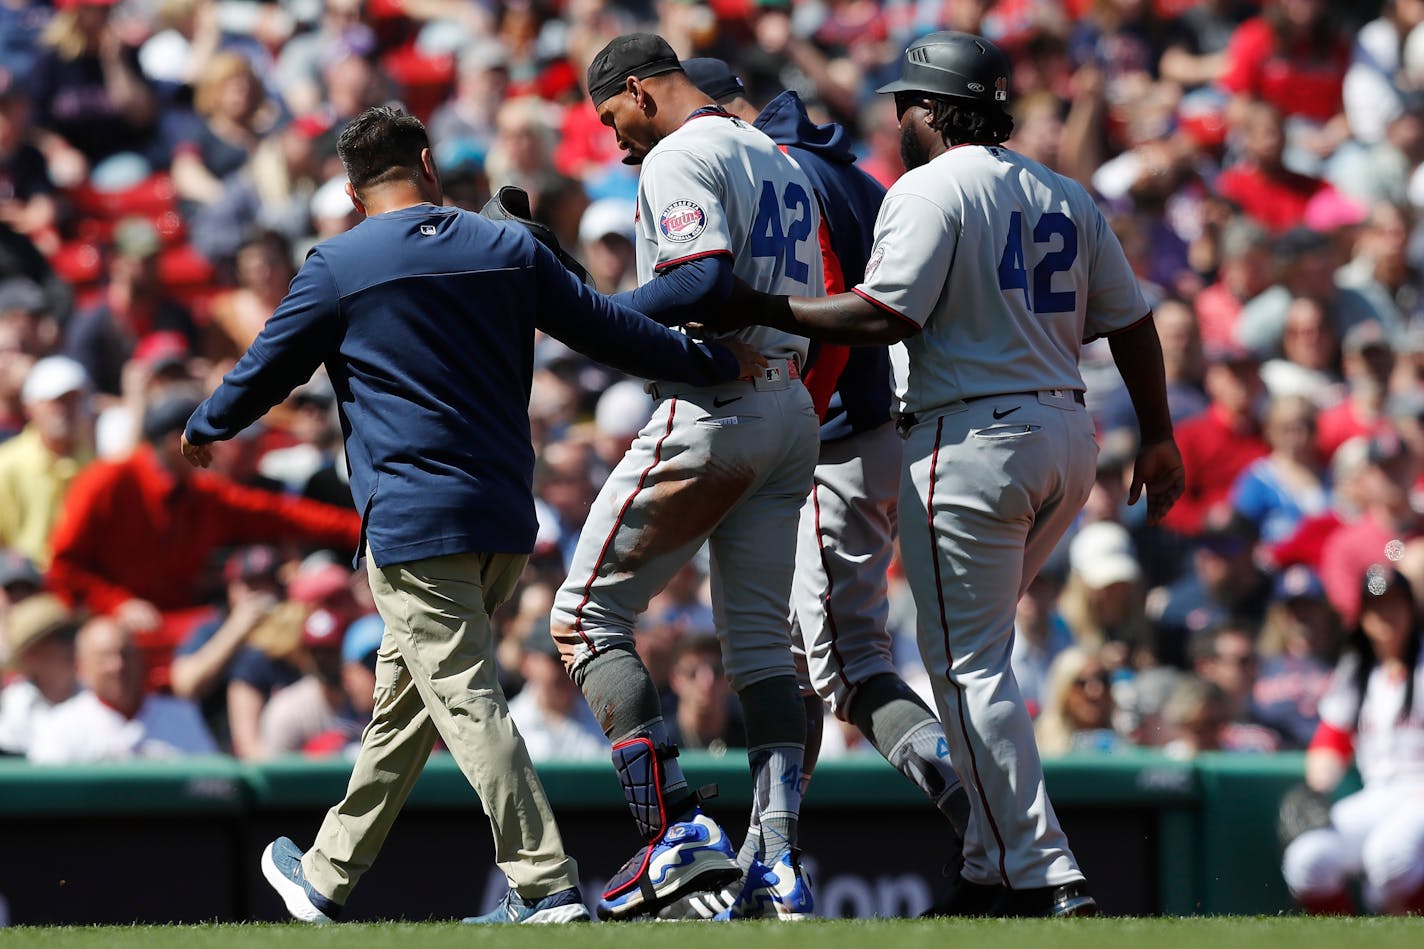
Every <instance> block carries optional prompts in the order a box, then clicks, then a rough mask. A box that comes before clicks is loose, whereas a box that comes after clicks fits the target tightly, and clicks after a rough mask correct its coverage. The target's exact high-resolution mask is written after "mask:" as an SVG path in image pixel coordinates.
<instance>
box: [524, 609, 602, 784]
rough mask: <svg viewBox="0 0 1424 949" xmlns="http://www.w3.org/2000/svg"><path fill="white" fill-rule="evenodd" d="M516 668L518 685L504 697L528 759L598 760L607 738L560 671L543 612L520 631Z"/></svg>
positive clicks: (554, 646)
mask: <svg viewBox="0 0 1424 949" xmlns="http://www.w3.org/2000/svg"><path fill="white" fill-rule="evenodd" d="M522 645H523V657H522V659H521V661H520V665H519V669H520V674H521V675H522V676H523V678H524V688H523V689H521V690H520V691H519V694H518V695H516V696H515V697H514V698H512V699H510V701H509V717H510V718H512V719H514V724H515V727H517V728H518V729H519V734H521V735H523V736H524V744H526V745H527V746H529V757H530V758H531V759H533V760H534V761H536V762H537V761H558V760H565V761H570V760H572V761H592V760H595V759H598V760H602V759H603V758H604V757H605V756H606V755H607V754H608V753H609V746H608V739H607V738H606V737H605V736H604V734H603V729H602V728H600V727H599V725H598V720H597V719H595V718H594V717H593V712H592V711H590V710H589V707H588V703H587V702H585V701H584V699H583V695H582V694H581V693H580V692H579V690H578V686H576V685H574V682H573V680H572V679H570V678H569V676H568V673H567V672H565V671H564V664H563V661H562V660H561V659H560V658H559V647H558V646H557V645H556V644H555V643H554V637H553V636H551V635H549V621H548V617H547V615H546V616H545V617H544V619H543V622H542V623H537V624H535V625H534V627H533V628H532V629H531V630H530V631H529V632H528V633H527V634H526V635H525V636H524V640H523V643H522Z"/></svg>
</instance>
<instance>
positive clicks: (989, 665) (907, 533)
mask: <svg viewBox="0 0 1424 949" xmlns="http://www.w3.org/2000/svg"><path fill="white" fill-rule="evenodd" d="M854 292H856V293H858V294H859V295H861V296H862V297H864V298H866V299H867V300H869V301H871V302H872V303H874V304H876V305H878V306H880V307H882V308H884V309H886V310H889V311H890V312H892V313H894V314H896V315H898V316H900V317H903V318H904V319H907V320H911V321H912V322H914V323H915V324H916V325H917V326H920V327H922V330H921V331H920V332H918V333H917V334H915V335H913V336H911V337H909V338H908V339H906V340H905V342H904V343H903V344H901V345H899V346H896V347H894V348H893V349H892V362H893V364H894V370H895V388H896V395H897V397H898V398H899V401H900V407H901V411H902V412H903V413H904V416H903V418H902V425H903V428H904V429H905V430H907V432H908V434H907V442H906V446H905V447H906V451H905V467H904V472H903V475H902V480H901V489H900V506H899V528H900V543H901V550H902V553H903V559H904V562H905V567H906V571H907V576H908V579H909V581H910V585H911V589H912V591H913V593H914V596H915V602H916V604H917V606H918V611H919V640H920V651H921V654H922V656H923V658H924V660H925V665H926V668H927V670H928V672H929V674H930V678H931V681H932V682H933V683H934V686H935V695H936V700H937V703H938V706H939V713H940V718H941V720H942V721H943V722H944V726H945V733H946V736H947V738H948V740H949V743H950V752H951V757H952V759H953V761H954V764H955V767H956V769H957V770H958V771H959V773H960V774H961V775H963V776H964V777H965V780H966V781H967V782H968V783H969V784H970V796H971V798H972V799H973V801H974V820H973V821H972V822H971V825H970V828H969V833H968V835H967V838H966V841H965V868H964V871H963V875H964V877H965V878H966V879H968V880H970V881H972V882H976V883H984V884H994V883H999V882H1001V881H1002V882H1003V883H1005V884H1007V885H1008V886H1010V887H1012V888H1015V889H1018V888H1030V887H1043V886H1057V885H1060V884H1063V883H1068V882H1072V881H1074V880H1078V879H1081V878H1082V873H1081V871H1080V870H1079V869H1078V867H1077V864H1076V862H1075V860H1074V858H1073V855H1072V853H1071V852H1070V851H1069V849H1068V841H1067V838H1066V837H1065V836H1064V834H1063V832H1062V830H1061V829H1060V828H1059V826H1058V822H1057V819H1056V817H1055V816H1054V814H1053V808H1052V806H1051V805H1050V804H1049V801H1048V797H1047V794H1046V792H1045V790H1044V784H1043V768H1042V764H1041V762H1040V760H1039V758H1038V753H1037V748H1036V746H1035V744H1034V738H1033V728H1032V723H1031V721H1030V719H1029V714H1028V711H1027V709H1026V708H1025V707H1024V704H1023V701H1022V698H1021V696H1020V694H1019V691H1018V685H1017V683H1016V682H1015V680H1014V677H1013V673H1012V671H1011V669H1010V665H1009V656H1010V650H1011V644H1012V636H1013V620H1014V609H1015V604H1016V603H1017V601H1018V598H1019V596H1020V595H1021V594H1022V592H1023V590H1024V589H1025V588H1026V587H1027V586H1028V583H1029V581H1030V580H1032V578H1033V577H1034V575H1035V574H1037V572H1038V570H1039V568H1040V567H1041V566H1042V565H1043V562H1044V560H1045V558H1046V557H1047V556H1048V554H1049V552H1050V551H1051V550H1052V548H1053V547H1054V545H1055V544H1056V543H1057V541H1058V540H1059V538H1060V537H1061V536H1062V535H1063V533H1064V532H1065V531H1066V530H1067V528H1068V526H1069V525H1070V524H1071V522H1072V521H1073V519H1074V517H1075V516H1076V515H1077V513H1078V511H1079V509H1080V508H1081V506H1082V504H1083V502H1084V501H1085V500H1086V499H1087V496H1088V491H1089V489H1090V487H1091V486H1092V483H1093V478H1094V473H1095V468H1096V459H1097V445H1096V442H1095V441H1094V437H1093V424H1092V419H1091V418H1090V416H1089V415H1088V413H1087V411H1086V410H1085V409H1084V408H1083V404H1082V402H1083V398H1082V390H1083V381H1082V378H1081V376H1080V375H1079V372H1078V367H1077V359H1078V351H1079V347H1080V345H1081V342H1082V340H1084V339H1085V338H1091V337H1094V336H1099V335H1105V334H1109V333H1113V332H1117V331H1120V330H1123V329H1127V328H1130V327H1131V326H1133V325H1134V324H1136V323H1137V322H1138V321H1140V320H1142V319H1144V318H1145V317H1146V316H1147V314H1148V307H1147V304H1146V302H1145V301H1144V300H1143V298H1142V295H1141V293H1140V291H1139V290H1138V288H1137V283H1136V280H1135V279H1134V278H1133V275H1132V271H1131V269H1130V267H1129V266H1128V263H1127V260H1126V259H1125V257H1124V255H1123V252H1122V249H1121V246H1120V245H1119V244H1118V241H1117V239H1116V238H1115V237H1114V236H1113V234H1112V232H1111V230H1109V228H1108V226H1107V223H1106V222H1105V221H1104V219H1103V217H1102V215H1101V214H1100V213H1099V211H1098V209H1097V208H1096V206H1095V205H1094V204H1093V201H1092V199H1091V198H1090V197H1089V196H1088V194H1087V193H1086V192H1085V191H1084V190H1083V188H1082V187H1080V186H1079V185H1077V184H1076V183H1074V182H1072V181H1070V180H1069V179H1067V178H1064V177H1063V176H1061V175H1058V174H1056V173H1054V172H1052V171H1050V170H1049V169H1047V168H1045V167H1044V166H1043V165H1041V164H1039V163H1037V162H1034V161H1032V160H1030V159H1028V158H1025V157H1024V156H1022V155H1019V154H1016V153H1015V152H1013V151H1010V150H1008V149H1005V148H1002V147H998V146H987V145H964V146H960V147H956V148H951V149H950V150H949V151H947V152H945V153H943V154H942V155H940V156H939V157H937V158H935V159H933V160H932V161H930V162H928V163H927V164H925V165H923V166H921V167H919V168H916V169H914V170H912V171H910V172H908V173H907V174H906V175H905V176H904V177H902V178H901V179H900V180H899V181H898V182H896V184H895V185H894V186H893V187H892V188H891V189H890V191H889V193H888V195H887V196H886V199H885V202H884V204H883V205H882V207H881V211H880V216H879V218H878V220H877V222H876V245H875V249H874V251H873V252H872V255H871V261H870V264H869V265H868V266H867V268H866V279H865V281H864V282H863V283H862V284H861V285H860V286H858V287H856V288H855V291H854Z"/></svg>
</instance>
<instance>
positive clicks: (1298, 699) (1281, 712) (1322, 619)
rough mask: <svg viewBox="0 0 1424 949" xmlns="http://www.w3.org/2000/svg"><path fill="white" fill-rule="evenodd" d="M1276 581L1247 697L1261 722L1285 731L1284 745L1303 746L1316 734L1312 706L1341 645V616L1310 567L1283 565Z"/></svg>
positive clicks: (1315, 705)
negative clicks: (1250, 690) (1283, 568)
mask: <svg viewBox="0 0 1424 949" xmlns="http://www.w3.org/2000/svg"><path fill="white" fill-rule="evenodd" d="M1275 582H1276V585H1275V591H1274V594H1273V595H1272V598H1271V606H1270V608H1269V609H1268V610H1267V612H1266V622H1265V625H1264V626H1262V628H1261V635H1260V637H1259V640H1258V644H1257V653H1258V655H1259V656H1260V669H1259V671H1258V672H1257V674H1256V685H1255V688H1254V690H1253V692H1252V696H1251V701H1252V704H1253V705H1254V706H1255V708H1256V715H1257V717H1258V718H1259V719H1260V721H1261V723H1262V724H1264V725H1267V726H1269V727H1271V728H1272V729H1274V730H1275V731H1277V732H1279V733H1280V734H1281V735H1282V736H1284V738H1285V745H1286V747H1292V748H1304V747H1305V746H1306V745H1307V744H1309V742H1310V739H1311V736H1312V735H1314V734H1315V726H1316V723H1317V722H1318V721H1319V717H1320V716H1319V713H1318V711H1317V706H1318V705H1319V703H1320V698H1321V696H1322V695H1324V694H1325V687H1326V684H1327V683H1328V682H1329V679H1330V670H1331V669H1332V668H1333V667H1334V664H1335V659H1336V656H1337V655H1338V654H1339V651H1340V643H1341V638H1342V637H1341V634H1340V620H1339V618H1338V617H1337V616H1336V615H1335V611H1334V610H1333V609H1331V607H1330V601H1329V600H1327V599H1326V597H1325V586H1324V585H1323V584H1322V583H1321V582H1320V578H1319V577H1317V576H1316V575H1315V573H1314V571H1312V570H1311V569H1310V568H1309V567H1306V566H1304V565H1302V564H1296V565H1295V566H1292V567H1287V568H1286V569H1285V570H1283V571H1281V573H1280V574H1279V575H1277V577H1276V581H1275Z"/></svg>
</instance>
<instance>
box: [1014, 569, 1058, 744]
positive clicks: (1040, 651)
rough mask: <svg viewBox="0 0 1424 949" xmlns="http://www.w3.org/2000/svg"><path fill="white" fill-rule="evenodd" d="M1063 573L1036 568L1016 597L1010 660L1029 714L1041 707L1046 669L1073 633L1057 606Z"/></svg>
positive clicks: (1045, 681) (1046, 678)
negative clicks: (1022, 590) (1036, 574)
mask: <svg viewBox="0 0 1424 949" xmlns="http://www.w3.org/2000/svg"><path fill="white" fill-rule="evenodd" d="M1062 589H1063V577H1062V576H1061V574H1060V573H1058V572H1057V571H1054V570H1049V569H1044V570H1040V571H1039V572H1038V576H1036V577H1034V579H1033V582H1032V583H1030V584H1029V585H1028V589H1027V590H1025V591H1024V595H1023V596H1021V597H1019V602H1018V609H1017V610H1016V611H1015V613H1014V645H1013V652H1012V653H1011V654H1010V656H1009V662H1010V664H1011V665H1012V666H1013V669H1014V680H1015V681H1016V682H1018V684H1019V692H1020V693H1021V694H1022V695H1023V700H1024V704H1025V705H1026V706H1028V710H1029V714H1030V715H1033V716H1037V715H1038V713H1039V711H1040V710H1041V709H1042V708H1043V699H1044V690H1045V688H1046V686H1047V683H1048V669H1049V666H1051V665H1052V663H1053V660H1054V659H1055V658H1057V656H1058V654H1059V653H1061V652H1062V651H1063V650H1065V649H1067V648H1069V647H1070V646H1072V645H1073V633H1072V631H1071V630H1070V629H1069V628H1068V624H1067V623H1066V622H1065V621H1064V619H1063V617H1062V616H1061V615H1060V614H1059V612H1058V609H1057V604H1058V596H1059V594H1060V593H1061V592H1062Z"/></svg>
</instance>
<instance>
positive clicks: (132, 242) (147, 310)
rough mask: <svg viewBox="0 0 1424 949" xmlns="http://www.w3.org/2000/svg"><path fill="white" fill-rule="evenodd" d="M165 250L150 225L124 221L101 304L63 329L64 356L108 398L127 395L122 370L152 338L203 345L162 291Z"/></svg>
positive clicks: (191, 324) (181, 311) (185, 314)
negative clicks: (169, 337) (162, 253)
mask: <svg viewBox="0 0 1424 949" xmlns="http://www.w3.org/2000/svg"><path fill="white" fill-rule="evenodd" d="M161 249H162V239H161V238H160V236H159V234H158V231H157V230H156V229H155V228H154V226H153V225H152V224H151V223H150V222H148V221H147V220H145V219H143V218H137V217H134V218H127V219H125V220H123V221H120V222H119V224H118V226H117V227H116V228H115V230H114V250H113V255H112V256H111V258H110V260H109V265H108V282H107V284H106V285H105V287H104V291H103V293H102V295H101V296H100V299H99V301H98V302H97V303H95V304H94V305H93V306H91V307H86V308H84V309H82V310H80V311H79V312H78V313H76V314H74V318H73V319H72V320H70V322H69V324H68V325H67V326H66V327H65V334H64V335H65V338H64V350H65V353H66V354H67V355H69V356H71V357H73V358H74V359H75V360H77V361H78V362H79V364H80V365H82V366H83V367H84V369H85V371H86V372H88V373H89V378H90V379H92V380H93V381H94V386H95V388H96V389H97V390H98V391H99V392H101V393H103V394H105V395H111V396H118V395H122V394H123V388H122V382H123V370H124V365H125V364H126V363H127V362H128V361H129V360H130V359H132V358H133V356H134V353H135V349H136V347H137V346H139V344H140V343H142V342H143V341H144V340H145V339H146V338H147V337H149V336H150V335H152V334H156V333H175V334H178V335H179V336H181V337H182V340H183V342H184V344H185V345H186V348H187V349H188V350H189V351H192V350H193V349H195V348H196V347H197V344H198V342H199V339H198V328H197V325H196V324H195V323H194V322H193V316H192V314H191V313H190V312H189V311H188V309H187V308H186V307H185V306H183V305H182V304H181V303H179V302H178V301H177V300H175V299H173V298H172V297H171V296H169V295H168V293H167V291H166V290H165V288H164V285H163V281H162V279H161V277H160V275H159V270H158V253H159V251H160V250H161Z"/></svg>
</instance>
